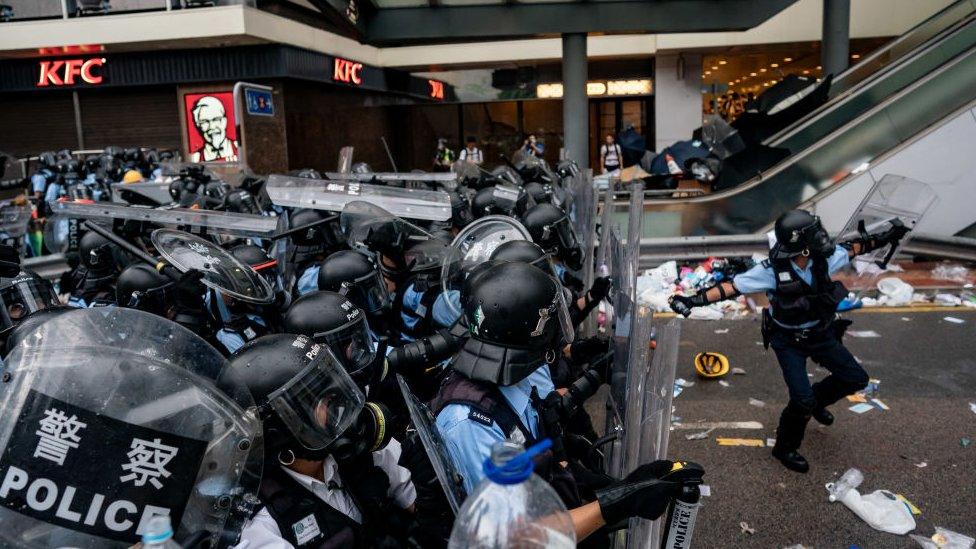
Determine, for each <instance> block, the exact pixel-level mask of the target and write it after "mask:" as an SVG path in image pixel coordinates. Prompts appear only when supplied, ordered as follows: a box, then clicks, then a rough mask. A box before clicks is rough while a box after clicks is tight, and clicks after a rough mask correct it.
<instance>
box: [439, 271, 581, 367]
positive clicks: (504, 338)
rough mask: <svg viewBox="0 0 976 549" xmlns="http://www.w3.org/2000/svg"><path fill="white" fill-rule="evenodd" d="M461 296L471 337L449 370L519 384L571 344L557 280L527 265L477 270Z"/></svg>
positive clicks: (570, 329)
mask: <svg viewBox="0 0 976 549" xmlns="http://www.w3.org/2000/svg"><path fill="white" fill-rule="evenodd" d="M470 278H471V279H473V280H472V283H471V284H466V285H465V287H464V289H463V290H462V293H461V305H462V308H463V310H464V322H465V325H466V326H467V327H468V330H469V332H470V334H471V337H470V338H469V339H468V340H466V341H465V343H464V345H463V347H462V348H461V352H460V353H459V354H458V355H457V357H456V358H455V359H454V362H453V364H452V366H453V368H454V369H455V370H457V371H459V372H461V373H462V374H464V375H466V376H468V377H470V378H472V379H479V380H483V381H488V382H491V383H496V384H499V385H511V384H514V383H518V382H519V381H520V380H522V379H524V378H525V377H526V376H528V375H529V374H531V373H532V372H533V371H535V370H536V369H537V368H539V367H540V366H542V364H543V363H545V362H550V363H551V362H554V361H555V359H556V357H557V356H558V354H557V349H558V348H560V347H561V346H562V345H563V344H564V343H566V342H568V341H572V338H573V336H572V333H573V327H572V323H571V322H570V320H569V312H568V310H567V308H566V302H565V299H564V294H563V292H562V288H561V286H560V284H559V282H558V281H557V280H556V279H555V278H554V277H552V276H550V275H548V274H546V272H545V271H543V270H542V269H538V268H536V267H533V266H532V265H529V264H526V263H516V262H502V263H496V264H492V265H491V266H490V267H488V268H486V269H484V270H479V272H478V273H477V274H475V275H472V276H471V277H470Z"/></svg>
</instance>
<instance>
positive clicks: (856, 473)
mask: <svg viewBox="0 0 976 549" xmlns="http://www.w3.org/2000/svg"><path fill="white" fill-rule="evenodd" d="M862 482H864V474H863V473H861V471H860V470H859V469H848V470H847V471H846V472H845V473H844V474H843V476H841V477H840V479H839V480H838V481H837V482H831V483H830V484H827V491H828V492H830V495H829V496H827V499H828V500H830V501H831V502H834V501H838V500H841V499H843V498H844V494H846V493H847V492H848V491H849V490H852V489H855V488H857V487H858V486H860V485H861V483H862Z"/></svg>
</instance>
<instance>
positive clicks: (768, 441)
mask: <svg viewBox="0 0 976 549" xmlns="http://www.w3.org/2000/svg"><path fill="white" fill-rule="evenodd" d="M773 446H776V439H775V438H767V439H766V447H767V448H772V447H773Z"/></svg>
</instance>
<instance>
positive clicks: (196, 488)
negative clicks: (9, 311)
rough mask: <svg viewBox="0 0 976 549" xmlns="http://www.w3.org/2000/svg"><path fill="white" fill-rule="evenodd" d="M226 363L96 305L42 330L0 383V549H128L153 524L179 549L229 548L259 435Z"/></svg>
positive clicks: (161, 328) (248, 498) (191, 339)
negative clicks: (159, 522)
mask: <svg viewBox="0 0 976 549" xmlns="http://www.w3.org/2000/svg"><path fill="white" fill-rule="evenodd" d="M225 365H226V360H225V359H224V358H223V357H222V356H221V355H220V353H218V352H217V351H216V350H215V349H214V348H213V347H211V346H210V345H209V344H208V343H206V342H205V341H204V340H203V339H201V338H200V337H198V336H197V335H196V334H193V333H192V332H190V331H189V330H187V329H186V328H183V327H182V326H180V325H178V324H176V323H173V322H170V321H168V320H166V319H163V318H160V317H158V316H156V315H152V314H149V313H144V312H141V311H137V310H134V309H126V308H121V307H99V308H94V309H78V310H74V311H70V312H67V313H63V314H62V315H59V316H57V317H54V318H52V319H50V320H48V321H47V322H45V323H43V324H41V325H40V326H39V327H38V328H37V329H36V330H35V331H34V332H33V333H32V334H30V335H29V336H27V337H26V338H25V339H24V341H23V342H22V343H21V344H20V345H18V346H17V347H16V348H14V350H13V351H12V352H11V354H10V355H9V356H8V357H7V362H6V367H5V369H4V376H5V377H4V379H5V380H7V382H6V383H4V384H2V385H0V407H2V409H3V410H4V413H3V414H2V416H0V448H2V449H3V450H2V454H0V475H2V478H0V484H2V488H0V522H2V524H3V528H0V545H2V546H4V547H45V548H46V547H78V548H96V547H99V548H100V547H131V546H132V545H133V544H135V543H137V542H138V541H140V535H141V534H142V532H143V530H144V529H145V527H146V525H147V523H148V521H149V519H151V518H152V517H153V516H155V515H159V514H167V515H169V516H170V520H171V523H172V525H173V530H174V532H175V540H176V541H177V542H180V543H183V542H186V541H187V540H188V538H190V537H191V536H193V535H194V534H197V533H205V538H206V539H205V540H204V542H206V541H209V542H210V543H211V545H214V546H216V545H218V544H219V545H220V546H226V545H228V544H234V543H236V540H237V538H238V537H239V535H240V530H241V528H242V526H243V522H244V521H245V520H246V519H247V518H248V515H249V514H250V511H253V510H254V506H255V505H257V504H258V500H257V488H258V483H259V481H260V475H261V458H262V457H263V450H262V444H261V425H260V422H259V421H258V420H257V417H256V415H255V413H254V410H255V406H254V403H253V401H252V399H251V397H250V394H249V393H248V391H247V388H246V387H244V386H241V385H232V384H229V383H224V384H220V385H219V388H218V384H217V383H216V382H215V381H214V380H215V379H216V378H217V377H218V376H219V375H220V373H221V371H222V370H223V369H224V367H225Z"/></svg>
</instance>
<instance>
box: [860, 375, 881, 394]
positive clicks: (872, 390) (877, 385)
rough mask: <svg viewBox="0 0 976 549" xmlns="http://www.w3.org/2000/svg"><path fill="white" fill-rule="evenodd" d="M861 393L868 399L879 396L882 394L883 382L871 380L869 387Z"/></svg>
mask: <svg viewBox="0 0 976 549" xmlns="http://www.w3.org/2000/svg"><path fill="white" fill-rule="evenodd" d="M861 392H862V393H864V396H867V397H873V396H878V393H879V392H881V380H880V379H874V378H871V379H869V380H868V386H867V387H865V388H864V389H863V390H861Z"/></svg>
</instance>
